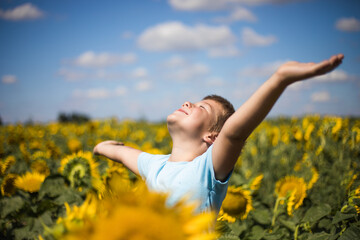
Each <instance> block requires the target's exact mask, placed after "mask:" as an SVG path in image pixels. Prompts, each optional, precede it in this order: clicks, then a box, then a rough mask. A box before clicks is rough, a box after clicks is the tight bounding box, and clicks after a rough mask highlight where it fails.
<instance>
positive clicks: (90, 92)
mask: <svg viewBox="0 0 360 240" xmlns="http://www.w3.org/2000/svg"><path fill="white" fill-rule="evenodd" d="M73 96H74V97H78V98H90V99H104V98H108V97H110V96H111V93H110V91H109V90H107V89H105V88H92V89H87V90H81V89H77V90H75V91H74V92H73Z"/></svg>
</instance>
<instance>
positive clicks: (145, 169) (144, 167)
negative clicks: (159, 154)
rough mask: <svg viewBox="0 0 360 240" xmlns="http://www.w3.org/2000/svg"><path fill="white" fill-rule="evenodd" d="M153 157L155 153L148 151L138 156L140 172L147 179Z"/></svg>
mask: <svg viewBox="0 0 360 240" xmlns="http://www.w3.org/2000/svg"><path fill="white" fill-rule="evenodd" d="M153 159H154V155H153V154H150V153H146V152H142V153H140V155H139V156H138V161H137V164H138V169H139V174H140V176H141V177H142V178H145V179H146V177H147V175H148V173H149V169H150V166H151V165H150V164H151V160H153Z"/></svg>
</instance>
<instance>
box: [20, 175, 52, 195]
mask: <svg viewBox="0 0 360 240" xmlns="http://www.w3.org/2000/svg"><path fill="white" fill-rule="evenodd" d="M45 177H46V176H45V175H44V174H40V173H38V172H26V173H25V175H23V176H21V177H18V178H17V179H16V181H15V186H16V187H17V188H19V189H21V190H24V191H26V192H30V193H33V192H38V191H39V189H40V187H41V184H42V183H43V182H44V180H45Z"/></svg>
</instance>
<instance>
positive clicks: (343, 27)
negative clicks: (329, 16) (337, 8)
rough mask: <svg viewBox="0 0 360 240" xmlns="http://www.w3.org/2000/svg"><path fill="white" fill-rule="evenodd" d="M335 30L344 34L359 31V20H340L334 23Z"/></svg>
mask: <svg viewBox="0 0 360 240" xmlns="http://www.w3.org/2000/svg"><path fill="white" fill-rule="evenodd" d="M335 27H336V29H338V30H340V31H344V32H358V31H360V20H358V19H356V18H354V17H352V18H340V19H338V20H337V21H336V23H335Z"/></svg>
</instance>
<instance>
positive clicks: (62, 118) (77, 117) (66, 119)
mask: <svg viewBox="0 0 360 240" xmlns="http://www.w3.org/2000/svg"><path fill="white" fill-rule="evenodd" d="M57 120H58V122H60V123H70V122H71V123H85V122H88V121H90V120H91V118H90V117H89V116H88V115H86V114H83V113H77V112H73V113H59V115H58V118H57Z"/></svg>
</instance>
